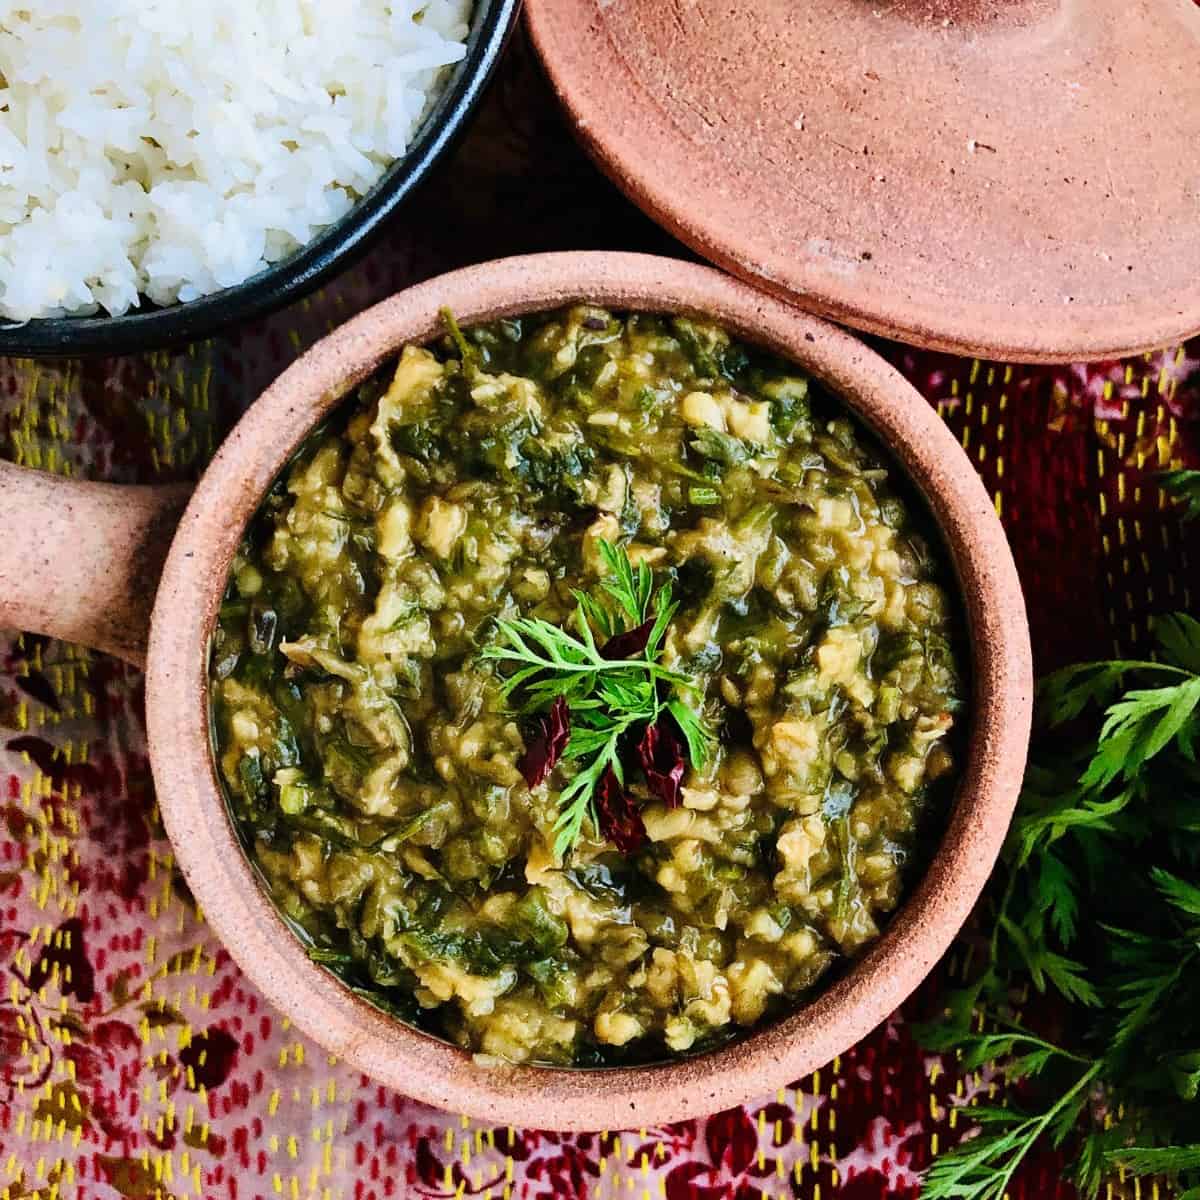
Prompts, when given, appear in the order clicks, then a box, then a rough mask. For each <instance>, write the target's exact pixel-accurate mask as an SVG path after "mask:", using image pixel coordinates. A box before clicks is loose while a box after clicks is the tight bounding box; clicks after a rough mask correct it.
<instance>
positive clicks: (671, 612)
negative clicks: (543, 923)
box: [482, 540, 712, 857]
mask: <svg viewBox="0 0 1200 1200" xmlns="http://www.w3.org/2000/svg"><path fill="white" fill-rule="evenodd" d="M598 548H599V551H600V555H601V558H602V560H603V562H604V565H605V567H606V568H607V572H608V573H607V574H606V575H605V576H604V578H603V579H601V581H600V594H599V595H588V594H587V593H585V592H581V591H574V592H572V595H573V596H574V597H575V610H574V612H573V613H572V616H571V619H570V622H569V623H568V625H567V626H566V627H560V626H557V625H552V624H550V622H548V621H544V620H542V619H541V618H538V617H517V618H514V619H511V620H500V621H498V622H497V627H496V634H497V636H496V638H495V640H494V641H492V642H491V643H489V644H488V645H487V646H485V647H484V649H483V652H482V654H483V657H484V658H485V659H487V660H489V661H492V662H495V663H497V664H500V665H501V666H503V667H505V668H509V669H510V673H509V674H507V675H506V676H504V677H503V679H502V682H501V685H500V686H501V690H502V692H503V694H504V696H505V697H506V699H508V700H509V701H510V702H513V703H514V707H515V708H516V709H517V711H518V712H520V713H521V714H524V715H526V716H529V715H533V714H538V713H545V712H547V711H548V710H550V709H551V708H552V706H554V705H555V704H556V703H559V704H565V706H566V710H567V712H568V713H569V716H570V737H569V740H568V741H567V743H566V747H565V749H564V750H563V752H562V754H563V757H564V758H565V759H568V760H573V762H574V764H575V767H576V770H575V773H574V775H573V776H572V777H571V778H570V780H569V781H568V782H567V784H566V785H565V786H564V787H563V789H562V790H561V792H560V793H559V798H558V799H559V806H560V810H561V811H560V813H559V817H558V820H557V822H556V824H555V852H556V853H557V854H558V855H559V856H560V857H561V856H563V855H565V854H566V853H567V852H568V851H569V850H570V848H571V847H572V846H573V845H574V844H575V843H576V841H578V839H579V837H580V834H581V833H582V830H583V823H584V821H585V819H587V818H588V817H589V816H590V817H591V818H592V821H593V823H594V824H596V823H598V822H597V812H596V797H597V793H598V791H599V790H600V788H601V784H602V781H603V779H604V777H605V775H606V773H607V772H610V771H611V772H612V774H613V775H614V776H615V778H616V781H617V783H618V784H619V785H620V787H621V788H624V786H625V783H626V771H625V764H624V761H623V758H624V757H625V755H624V751H625V749H626V747H627V746H628V745H629V744H630V741H631V739H633V738H635V737H636V735H637V734H638V733H639V732H644V731H645V730H647V729H648V728H650V727H652V726H654V725H655V724H656V723H657V722H658V721H659V720H660V719H661V718H662V717H663V715H664V714H665V713H669V714H670V716H671V717H672V718H673V719H674V721H675V724H676V726H677V728H678V729H679V732H680V734H681V735H682V737H683V741H684V744H685V746H686V749H687V756H688V760H689V761H690V763H691V765H692V766H693V767H694V768H697V769H698V768H701V767H703V766H704V764H705V762H706V761H707V760H708V756H709V753H710V743H711V739H712V734H711V732H710V731H709V729H708V727H707V724H706V723H705V720H704V717H703V715H702V713H701V712H700V711H697V708H696V707H694V705H695V704H696V702H697V701H698V700H699V698H700V688H699V685H698V683H697V681H696V680H695V678H694V677H693V676H691V675H689V674H687V673H686V672H682V671H677V670H671V669H669V668H667V667H665V666H663V665H662V664H661V663H660V662H659V661H658V660H659V656H660V654H661V652H662V647H663V640H664V638H665V636H666V632H667V627H668V626H669V625H670V623H671V620H672V618H673V617H674V616H675V614H676V612H677V611H678V609H679V605H678V603H677V602H676V601H675V600H673V599H672V589H671V584H670V582H669V581H668V582H666V583H664V584H663V585H662V586H661V587H659V588H658V589H657V591H656V590H655V588H654V575H653V572H652V571H651V570H650V567H649V566H648V565H647V564H646V563H645V562H641V563H639V564H638V565H637V567H634V565H633V563H632V562H631V561H630V558H629V555H628V553H627V552H626V550H625V548H624V547H615V546H613V545H612V544H611V543H609V542H607V541H604V540H601V541H600V542H599V543H598ZM597 637H602V638H603V639H604V641H603V643H599V642H598V641H597Z"/></svg>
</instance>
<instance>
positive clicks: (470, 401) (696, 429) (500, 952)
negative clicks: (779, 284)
mask: <svg viewBox="0 0 1200 1200" xmlns="http://www.w3.org/2000/svg"><path fill="white" fill-rule="evenodd" d="M454 332H455V335H456V337H454V338H451V337H448V338H446V339H445V340H444V341H443V342H441V343H439V344H438V345H437V346H435V347H433V348H431V349H419V348H417V347H412V346H410V347H407V348H406V349H405V350H404V352H403V354H402V355H401V357H400V361H399V364H398V365H397V366H396V367H395V369H394V371H391V372H390V373H389V375H388V376H386V377H385V376H383V375H381V376H379V377H377V378H375V379H373V380H371V381H370V382H368V383H366V384H365V385H363V386H362V387H361V388H360V389H359V393H358V395H357V397H356V398H355V399H354V400H353V402H352V403H350V404H349V405H347V406H345V407H344V409H343V411H342V412H341V414H340V415H339V416H338V417H336V418H335V419H334V420H333V421H331V422H330V423H329V424H328V425H327V426H326V427H324V428H322V429H320V430H318V431H317V432H316V433H315V434H314V435H313V436H312V437H311V438H310V439H309V441H308V442H307V443H306V445H305V446H304V448H303V449H302V451H301V452H300V453H299V454H298V455H297V456H296V458H295V460H294V461H293V462H292V464H291V465H290V466H289V468H288V470H287V472H286V474H285V475H284V477H283V478H282V479H281V480H280V481H279V482H278V484H277V485H276V487H275V488H274V490H273V491H272V492H271V493H270V495H269V496H268V498H267V500H266V501H265V503H264V505H263V507H262V509H261V510H260V512H259V514H258V516H257V517H256V519H255V521H254V522H253V524H252V525H251V527H250V529H249V530H248V532H247V535H246V538H245V540H244V542H243V544H242V547H241V549H240V551H239V553H238V555H237V557H236V560H235V562H234V565H233V569H232V573H231V578H230V582H229V589H228V593H227V596H226V600H225V603H224V604H223V606H222V608H221V613H220V619H219V623H218V626H217V629H216V631H215V634H214V638H213V644H212V663H211V680H212V683H211V687H212V707H213V727H214V737H215V741H216V746H217V754H218V757H219V764H220V770H221V773H222V775H223V777H224V782H225V784H226V786H227V789H228V794H229V800H230V805H231V808H232V811H233V813H234V816H235V818H236V821H237V824H238V827H239V829H240V831H241V833H242V836H243V838H244V841H245V844H246V846H247V849H248V852H249V853H250V855H251V856H252V858H253V860H254V862H255V863H256V864H257V866H258V868H259V869H260V871H261V873H262V875H263V876H264V877H265V879H266V881H267V884H268V886H269V888H270V890H271V893H272V895H273V896H274V898H275V900H276V902H277V904H278V905H279V907H280V909H281V910H282V911H283V913H284V914H285V915H286V917H287V918H288V919H289V921H290V922H291V923H292V925H293V926H294V927H295V928H296V930H297V931H298V933H299V934H300V935H301V937H302V938H303V939H304V940H305V942H306V944H307V945H308V947H309V953H310V954H311V955H312V957H313V958H315V959H316V960H317V961H318V962H322V963H325V964H327V965H328V967H329V968H330V969H331V970H333V971H335V972H336V973H337V974H338V975H339V976H340V977H341V978H342V979H343V980H344V981H345V982H346V983H347V984H348V985H349V986H351V987H353V988H354V989H355V990H357V991H358V992H360V993H361V994H363V995H365V996H367V997H368V998H369V999H371V1000H372V1002H373V1003H376V1004H377V1005H379V1006H380V1007H383V1008H384V1009H385V1010H387V1011H390V1012H393V1013H395V1014H396V1015H398V1016H400V1017H402V1018H404V1019H406V1020H409V1021H412V1022H414V1023H417V1024H419V1025H421V1026H422V1027H424V1028H426V1029H429V1030H432V1031H434V1032H437V1033H439V1034H441V1035H442V1036H444V1037H446V1038H449V1039H451V1040H453V1041H454V1042H456V1043H457V1044H459V1045H461V1046H463V1047H466V1048H467V1049H469V1050H471V1051H473V1052H474V1053H476V1054H477V1055H479V1056H480V1057H481V1058H483V1059H485V1060H487V1059H492V1060H507V1061H511V1062H538V1063H550V1064H560V1065H565V1064H599V1063H610V1062H625V1061H639V1060H641V1061H644V1060H647V1059H655V1058H663V1057H667V1056H670V1055H674V1054H680V1053H684V1052H689V1051H696V1050H699V1049H702V1048H705V1047H708V1046H711V1045H713V1044H715V1043H717V1042H719V1041H721V1040H723V1039H725V1038H727V1037H729V1036H731V1035H733V1034H735V1033H737V1032H738V1031H739V1030H745V1029H748V1028H749V1027H751V1026H753V1025H755V1024H756V1023H758V1022H760V1021H761V1020H763V1019H764V1018H766V1017H768V1016H770V1015H772V1014H774V1013H777V1012H779V1011H781V1010H782V1009H784V1008H786V1007H790V1006H794V1005H795V1004H796V1003H797V1002H798V1001H799V1000H800V999H801V998H803V997H805V996H806V995H808V994H809V993H810V992H811V991H812V989H813V988H814V985H816V984H817V983H818V981H819V980H821V979H822V977H823V976H825V975H826V974H827V973H828V972H829V971H830V969H831V968H832V967H833V966H834V965H835V964H836V963H838V962H839V961H840V960H844V959H847V958H851V957H853V956H855V955H856V954H858V953H859V952H860V951H861V950H862V949H863V947H865V946H866V945H868V944H869V943H870V942H871V941H872V940H873V939H874V938H876V937H877V936H878V934H879V931H880V927H881V923H882V922H883V921H884V920H885V919H886V917H887V914H889V913H890V912H891V911H892V910H894V909H895V907H896V905H897V903H898V902H899V900H900V898H901V895H902V891H903V887H904V884H905V881H906V877H907V876H908V875H909V873H910V872H911V859H912V856H913V855H914V852H917V853H919V852H920V851H921V850H922V848H924V849H926V850H928V848H929V846H928V842H929V839H930V837H932V838H933V840H934V841H935V842H936V839H937V836H938V830H937V829H936V825H935V823H936V819H937V815H938V813H939V812H940V811H941V806H940V805H938V804H936V803H935V801H934V794H935V793H937V792H938V791H940V790H941V787H942V785H944V784H946V783H948V782H949V781H950V780H951V778H952V775H953V768H954V762H953V754H952V749H951V744H952V741H953V739H951V738H950V737H948V735H949V734H950V733H951V727H952V725H953V724H954V722H955V718H956V715H957V713H958V710H959V708H960V706H961V698H962V695H963V685H962V680H961V677H960V672H959V669H958V665H957V662H956V651H955V645H956V643H955V638H956V636H957V635H956V632H955V626H956V616H957V613H956V608H955V606H954V605H953V604H952V603H951V602H950V601H949V599H948V596H947V593H946V591H945V590H944V587H943V585H942V583H940V582H939V580H940V579H942V577H943V575H944V565H943V563H942V562H941V561H940V559H939V551H938V549H937V547H936V545H935V544H932V543H931V542H930V541H928V540H927V539H926V538H925V537H923V536H922V534H921V532H920V522H919V521H918V520H917V519H916V514H915V513H914V511H913V508H912V506H911V505H910V504H909V503H908V502H907V501H906V500H905V499H904V498H903V496H902V494H901V493H902V488H901V486H900V483H899V481H898V480H897V479H895V478H894V474H893V471H892V470H891V468H890V467H889V466H888V464H887V461H886V460H885V458H884V457H883V456H882V455H881V454H880V453H879V452H878V451H877V450H876V449H874V448H873V446H872V445H871V443H870V441H869V439H868V438H867V437H866V436H865V435H864V434H863V432H862V431H861V430H860V429H859V428H857V427H856V425H855V424H854V422H853V421H852V420H850V419H849V418H848V416H847V415H846V413H845V411H844V409H842V408H841V407H840V405H839V404H838V403H837V402H836V401H834V400H833V399H832V398H831V397H828V396H826V395H824V394H822V393H820V391H819V389H817V388H816V387H815V386H814V385H813V384H811V383H810V381H809V380H807V379H806V378H805V377H804V376H803V375H802V374H800V373H799V372H798V371H797V370H796V369H795V368H794V367H791V366H789V365H788V364H787V363H785V362H783V361H781V360H779V359H776V358H774V357H771V356H768V355H766V354H763V353H761V352H759V351H756V350H754V349H752V348H750V347H747V346H745V345H742V344H740V343H739V342H737V341H735V340H732V339H731V338H730V337H729V336H727V335H726V334H725V333H724V332H723V331H722V330H720V329H718V328H716V327H714V326H711V325H706V324H701V323H699V322H695V321H692V320H688V319H684V318H667V317H660V316H646V315H641V314H631V315H617V314H613V313H610V312H607V311H604V310H602V309H599V308H594V307H587V306H580V307H576V308H572V309H570V310H569V311H565V312H560V313H554V314H550V315H540V316H536V317H528V318H524V319H522V320H508V321H499V322H496V323H493V324H490V325H486V326H482V327H479V328H477V329H474V330H471V331H470V332H469V333H468V335H467V336H466V337H465V338H464V337H463V336H462V335H461V334H458V331H457V329H455V330H454ZM609 547H619V548H620V551H621V556H622V561H627V562H628V563H630V564H632V565H633V567H634V568H638V567H639V566H640V564H646V565H647V566H648V568H649V572H650V574H651V575H652V578H653V580H654V583H655V586H656V587H663V586H668V585H669V588H670V590H671V592H672V594H673V596H674V599H675V601H676V602H678V605H679V607H678V609H676V610H675V611H674V613H673V614H672V615H671V617H670V620H669V623H668V624H667V625H666V627H665V629H664V630H663V632H662V638H661V648H660V650H659V656H660V660H661V663H662V664H663V666H664V668H666V669H669V670H672V671H674V672H676V673H678V674H679V676H680V677H681V678H684V679H686V680H688V681H690V683H689V684H688V686H689V687H690V688H691V691H690V692H689V693H688V694H689V696H690V701H689V702H690V704H691V706H692V708H693V709H694V710H695V712H696V713H697V714H698V717H699V718H700V720H702V722H703V724H704V727H705V728H706V729H707V730H708V731H709V733H710V736H711V739H712V740H711V752H710V753H708V754H707V755H706V756H704V758H703V765H702V766H700V767H697V766H694V765H692V766H689V767H688V768H687V770H686V772H685V773H684V774H683V778H682V784H681V790H680V792H679V801H680V802H678V803H674V804H672V803H665V802H664V801H663V800H662V798H661V794H660V793H656V792H655V791H654V789H652V788H650V787H648V786H647V778H648V777H647V776H644V774H643V772H642V771H641V770H640V769H639V767H638V765H637V761H636V758H635V757H630V756H629V755H627V754H626V753H625V750H626V749H627V748H625V747H623V748H622V750H621V754H622V756H623V757H624V761H625V763H626V765H625V767H624V771H623V789H624V791H623V797H624V800H625V801H626V802H627V803H628V805H629V807H630V810H631V813H632V814H633V815H632V819H633V820H635V821H636V824H637V827H638V829H639V831H640V832H639V839H638V843H637V845H636V848H634V849H627V850H626V851H624V852H623V851H622V850H619V849H618V848H617V846H616V845H615V844H614V842H613V841H611V840H609V839H608V838H606V837H605V835H604V831H603V829H602V828H601V827H600V826H601V825H602V822H599V821H598V819H597V816H596V813H597V810H596V807H595V805H594V804H593V805H592V807H591V808H590V809H587V810H586V811H585V812H584V814H583V819H582V824H581V826H580V828H579V829H578V831H577V833H576V834H575V835H573V837H572V839H571V840H570V842H569V844H568V845H563V844H562V839H561V836H560V834H561V825H560V816H561V810H560V803H559V800H560V796H561V794H562V793H563V791H564V790H565V789H568V788H569V786H570V783H571V779H572V778H573V777H574V775H575V774H576V773H577V771H578V770H579V769H580V768H579V762H578V760H574V759H572V758H571V757H570V753H569V751H568V753H567V754H566V755H564V756H563V757H562V758H561V759H560V760H559V761H557V764H556V765H553V768H552V769H550V770H548V772H547V774H546V778H545V779H544V780H542V781H540V782H536V783H535V784H534V785H533V786H530V785H529V784H528V783H527V782H526V778H524V777H523V768H522V765H521V764H522V760H523V756H525V755H526V754H527V747H528V744H529V742H530V740H531V738H532V737H534V736H535V730H534V728H533V726H534V725H535V724H536V717H529V716H523V715H522V714H521V713H520V712H518V711H516V707H515V706H514V704H513V702H512V699H511V697H506V695H505V689H504V684H505V677H506V672H508V671H509V670H510V668H509V667H508V666H507V665H506V664H505V663H503V662H501V661H498V660H497V659H496V658H495V657H494V655H493V656H491V657H489V651H488V647H489V646H494V645H495V643H496V639H497V637H498V627H499V626H498V622H499V623H502V622H505V621H512V620H514V619H518V618H540V619H541V620H542V621H544V622H548V623H549V624H551V625H554V626H558V627H563V628H568V627H569V628H574V627H575V626H574V622H575V621H576V620H577V618H576V617H575V616H574V615H573V614H574V613H575V609H576V599H575V596H574V595H573V593H574V592H575V591H579V592H582V593H585V594H589V593H595V592H596V590H597V588H598V587H600V586H601V581H602V578H603V577H604V576H605V575H606V574H607V573H608V572H609V571H610V570H611V568H612V558H611V556H610V555H606V554H605V553H604V551H605V550H606V549H607V548H609ZM589 611H590V610H589ZM585 632H588V633H589V635H590V633H591V632H595V633H597V634H598V632H599V631H594V630H593V631H585ZM698 761H699V760H698ZM618 765H619V764H618ZM677 774H678V772H677ZM936 781H940V782H939V783H937V786H935V782H936ZM927 814H930V815H932V817H933V822H934V824H931V822H929V821H925V822H923V821H922V817H923V816H924V815H927ZM556 841H558V842H559V843H560V845H559V849H560V850H561V851H562V852H561V853H559V852H557V851H556V848H555V844H556ZM906 859H907V860H909V862H908V864H907V866H906Z"/></svg>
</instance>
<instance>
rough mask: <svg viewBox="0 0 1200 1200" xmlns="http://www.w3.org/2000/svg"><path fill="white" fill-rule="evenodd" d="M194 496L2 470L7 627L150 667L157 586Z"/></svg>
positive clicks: (2, 598)
mask: <svg viewBox="0 0 1200 1200" xmlns="http://www.w3.org/2000/svg"><path fill="white" fill-rule="evenodd" d="M190 490H191V489H190V488H189V487H188V486H187V485H183V484H179V485H172V486H166V487H120V486H117V485H115V484H110V483H81V482H79V481H78V480H74V479H64V478H63V477H62V476H59V475H49V474H47V473H45V472H43V471H31V470H28V469H27V468H25V467H17V466H14V465H13V464H12V463H8V462H0V513H3V514H4V528H3V531H0V628H4V629H21V630H25V631H28V632H30V633H45V634H49V635H50V636H51V637H56V638H63V639H65V640H66V641H70V642H79V643H81V644H83V645H85V646H91V647H93V648H94V649H96V650H104V651H106V652H107V653H109V654H115V655H117V656H118V657H119V658H123V659H125V661H126V662H131V663H134V664H135V665H137V666H144V665H145V661H146V641H147V638H148V636H149V633H150V610H151V609H152V608H153V606H154V595H155V592H156V591H157V590H158V578H159V575H160V573H161V572H162V566H163V560H164V559H165V558H166V556H167V548H168V547H169V546H170V544H171V536H172V534H173V533H174V532H175V526H176V524H177V523H178V521H179V517H180V515H181V514H182V512H183V507H184V505H185V503H186V502H187V498H188V493H189V492H190Z"/></svg>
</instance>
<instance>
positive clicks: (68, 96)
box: [0, 0, 471, 321]
mask: <svg viewBox="0 0 1200 1200" xmlns="http://www.w3.org/2000/svg"><path fill="white" fill-rule="evenodd" d="M470 10H471V0H0V315H2V316H4V317H6V318H9V319H11V320H17V321H24V320H28V319H29V318H32V317H45V316H57V315H62V314H79V313H92V312H97V311H100V310H101V309H103V310H106V311H108V312H110V313H123V312H126V311H127V310H129V309H130V308H133V307H135V306H136V305H137V304H138V302H139V295H144V296H148V297H149V298H150V299H151V300H153V301H155V302H156V303H158V304H169V303H173V302H175V301H178V300H192V299H195V298H196V297H198V296H203V295H206V294H207V293H209V292H214V291H218V290H219V289H221V288H225V287H230V286H232V285H233V284H236V283H240V282H241V281H242V280H244V279H248V278H249V277H250V276H252V275H254V274H256V273H257V272H258V271H261V270H262V269H263V268H264V267H266V266H267V265H268V264H269V263H273V262H277V261H278V260H279V259H281V258H284V257H285V256H286V255H288V254H289V253H290V252H292V251H293V250H295V249H296V248H297V247H298V246H301V245H303V244H304V243H305V242H308V241H309V240H311V239H312V237H313V236H314V235H315V234H316V233H317V232H318V231H319V230H320V229H322V228H323V227H324V226H326V225H328V224H330V223H331V222H333V221H335V220H337V218H338V217H340V216H341V215H342V214H343V213H344V212H345V211H346V210H347V209H348V208H350V206H351V205H352V204H353V203H354V201H355V198H356V197H358V196H361V195H362V194H363V193H364V192H366V191H367V190H368V189H369V188H370V187H371V185H372V184H374V183H375V182H376V180H378V178H379V177H380V175H381V174H382V173H383V171H384V170H385V169H386V168H387V166H388V165H389V164H390V163H392V162H393V161H394V160H395V159H397V158H399V157H400V156H401V155H402V154H404V152H405V150H406V148H407V146H408V143H409V139H410V138H411V137H412V136H413V133H414V132H415V130H416V128H417V125H418V123H419V122H420V119H421V116H422V115H423V113H424V111H425V109H426V106H427V105H428V103H429V101H430V98H431V96H432V95H433V94H434V92H435V91H436V90H437V88H438V85H439V83H440V82H441V80H442V78H443V73H444V68H445V67H446V66H447V65H448V64H450V63H454V62H457V61H458V60H459V59H460V58H462V56H463V54H464V52H465V48H464V39H465V38H466V34H467V22H468V18H469V14H470Z"/></svg>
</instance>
